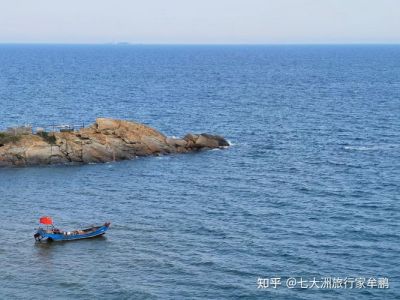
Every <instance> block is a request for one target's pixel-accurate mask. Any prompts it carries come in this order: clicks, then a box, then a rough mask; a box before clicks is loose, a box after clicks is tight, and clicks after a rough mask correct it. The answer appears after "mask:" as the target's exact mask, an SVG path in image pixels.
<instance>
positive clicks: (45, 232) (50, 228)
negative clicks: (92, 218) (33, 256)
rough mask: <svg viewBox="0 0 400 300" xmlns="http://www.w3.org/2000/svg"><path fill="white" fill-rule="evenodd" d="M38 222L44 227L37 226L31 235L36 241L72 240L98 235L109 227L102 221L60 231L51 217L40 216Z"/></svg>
mask: <svg viewBox="0 0 400 300" xmlns="http://www.w3.org/2000/svg"><path fill="white" fill-rule="evenodd" d="M40 224H43V225H46V227H45V228H43V227H39V228H38V229H37V231H36V233H35V234H34V235H33V237H34V238H35V240H36V241H38V242H40V241H49V242H52V241H73V240H80V239H88V238H93V237H96V236H100V235H103V234H105V233H106V231H107V230H108V228H109V227H110V224H111V223H109V222H107V223H104V224H103V225H100V226H92V227H89V228H85V229H79V230H74V231H62V230H60V229H58V228H55V227H54V225H53V220H52V219H51V217H41V218H40Z"/></svg>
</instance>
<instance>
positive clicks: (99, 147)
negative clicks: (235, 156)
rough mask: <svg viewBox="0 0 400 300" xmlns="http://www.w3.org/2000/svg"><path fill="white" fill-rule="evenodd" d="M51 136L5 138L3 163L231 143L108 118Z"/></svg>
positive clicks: (0, 152) (88, 159)
mask: <svg viewBox="0 0 400 300" xmlns="http://www.w3.org/2000/svg"><path fill="white" fill-rule="evenodd" d="M47 136H48V135H47V134H46V135H44V132H42V134H41V136H39V135H36V134H25V135H21V136H20V137H18V138H14V139H12V140H10V141H8V142H7V143H4V142H3V143H2V145H1V146H0V167H7V166H27V165H44V164H60V163H68V162H73V163H97V162H108V161H114V160H124V159H132V158H135V157H136V156H148V155H161V154H169V153H185V152H190V151H197V150H199V149H211V148H222V147H227V146H229V143H228V142H227V141H226V140H225V139H224V138H223V137H221V136H217V135H210V134H205V133H203V134H187V135H186V136H185V137H184V138H183V139H179V138H170V137H166V136H165V135H163V134H162V133H160V132H158V131H157V130H155V129H153V128H151V127H149V126H146V125H143V124H140V123H136V122H129V121H124V120H114V119H107V118H98V119H96V123H94V124H93V125H91V126H89V127H87V128H82V129H81V130H79V131H72V132H56V133H54V135H51V137H52V138H51V139H50V138H46V137H47Z"/></svg>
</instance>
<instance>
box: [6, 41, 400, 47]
mask: <svg viewBox="0 0 400 300" xmlns="http://www.w3.org/2000/svg"><path fill="white" fill-rule="evenodd" d="M0 45H71V46H73V45H76V46H80V45H82V46H335V45H336V46H357V45H359V46H363V45H365V46H399V45H400V42H343V43H339V42H337V43H336V42H325V43H324V42H321V43H315V42H308V43H307V42H299V43H290V42H289V43H133V42H132V43H131V42H102V43H101V42H94V43H91V42H83V43H82V42H77V43H74V42H0Z"/></svg>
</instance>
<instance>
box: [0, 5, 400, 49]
mask: <svg viewBox="0 0 400 300" xmlns="http://www.w3.org/2000/svg"><path fill="white" fill-rule="evenodd" d="M120 41H126V42H131V43H400V0H140V1H139V0H0V42H3V43H7V42H11V43H14V42H26V43H30V42H45V43H46V42H47V43H48V42H50V43H51V42H56V43H107V42H120Z"/></svg>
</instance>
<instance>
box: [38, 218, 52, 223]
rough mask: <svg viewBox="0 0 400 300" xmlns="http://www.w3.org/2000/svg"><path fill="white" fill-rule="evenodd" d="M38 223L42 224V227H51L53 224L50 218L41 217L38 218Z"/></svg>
mask: <svg viewBox="0 0 400 300" xmlns="http://www.w3.org/2000/svg"><path fill="white" fill-rule="evenodd" d="M40 223H41V224H44V225H52V224H53V220H52V219H51V217H41V218H40Z"/></svg>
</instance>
